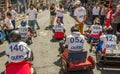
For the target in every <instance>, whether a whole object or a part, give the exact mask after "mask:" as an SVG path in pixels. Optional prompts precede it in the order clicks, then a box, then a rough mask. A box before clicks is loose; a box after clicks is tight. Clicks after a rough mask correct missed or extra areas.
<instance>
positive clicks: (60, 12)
mask: <svg viewBox="0 0 120 74" xmlns="http://www.w3.org/2000/svg"><path fill="white" fill-rule="evenodd" d="M56 12H57V16H58V17H63V16H64V8H62V9H60V8H56Z"/></svg>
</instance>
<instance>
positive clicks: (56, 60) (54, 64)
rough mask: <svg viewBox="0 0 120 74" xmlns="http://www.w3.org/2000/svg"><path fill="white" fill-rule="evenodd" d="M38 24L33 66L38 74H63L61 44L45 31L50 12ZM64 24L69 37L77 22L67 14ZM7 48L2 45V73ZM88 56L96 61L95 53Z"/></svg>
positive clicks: (112, 73)
mask: <svg viewBox="0 0 120 74" xmlns="http://www.w3.org/2000/svg"><path fill="white" fill-rule="evenodd" d="M38 22H39V25H40V27H41V29H40V30H37V34H38V37H36V38H33V44H32V45H30V46H29V47H30V48H31V50H32V51H33V53H34V61H33V66H34V68H35V70H36V72H37V74H63V73H62V71H61V69H60V57H59V56H58V55H59V52H58V48H59V44H58V42H51V41H50V40H51V39H52V35H53V33H52V31H50V30H44V29H45V27H46V26H48V24H49V11H47V10H46V11H44V12H42V13H40V14H39V15H38ZM64 23H65V28H66V31H67V32H66V35H69V34H70V28H71V27H72V26H73V25H74V24H75V22H74V20H73V18H72V17H70V16H69V14H65V17H64ZM18 24H19V23H18ZM85 28H86V27H85ZM6 46H7V42H5V43H4V44H3V45H0V73H1V72H3V71H4V70H5V65H4V64H5V62H6V60H7V56H6V55H5V49H6ZM84 49H85V50H89V49H90V45H88V44H87V43H85V45H84ZM88 52H89V51H88ZM88 55H92V56H93V57H94V59H95V54H94V53H89V54H88ZM69 74H120V70H117V69H104V70H101V71H100V70H97V68H95V69H94V70H93V72H89V71H78V72H72V73H69Z"/></svg>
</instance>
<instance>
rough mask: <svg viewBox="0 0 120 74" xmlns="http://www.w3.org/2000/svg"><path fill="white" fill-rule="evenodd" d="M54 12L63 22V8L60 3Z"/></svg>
mask: <svg viewBox="0 0 120 74" xmlns="http://www.w3.org/2000/svg"><path fill="white" fill-rule="evenodd" d="M56 12H57V18H60V19H61V22H62V23H63V17H64V8H63V5H62V4H59V7H58V8H57V9H56Z"/></svg>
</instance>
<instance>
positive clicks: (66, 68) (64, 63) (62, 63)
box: [61, 58, 68, 74]
mask: <svg viewBox="0 0 120 74" xmlns="http://www.w3.org/2000/svg"><path fill="white" fill-rule="evenodd" d="M61 69H62V72H63V73H64V74H68V66H67V63H66V61H65V60H64V59H62V58H61Z"/></svg>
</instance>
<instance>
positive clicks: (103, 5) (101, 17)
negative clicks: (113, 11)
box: [100, 4, 106, 26]
mask: <svg viewBox="0 0 120 74" xmlns="http://www.w3.org/2000/svg"><path fill="white" fill-rule="evenodd" d="M105 11H106V7H105V4H102V7H101V11H100V20H101V25H102V26H103V25H104V20H105V15H106V13H105Z"/></svg>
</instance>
